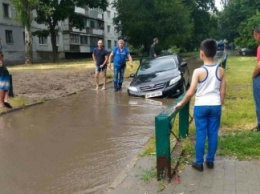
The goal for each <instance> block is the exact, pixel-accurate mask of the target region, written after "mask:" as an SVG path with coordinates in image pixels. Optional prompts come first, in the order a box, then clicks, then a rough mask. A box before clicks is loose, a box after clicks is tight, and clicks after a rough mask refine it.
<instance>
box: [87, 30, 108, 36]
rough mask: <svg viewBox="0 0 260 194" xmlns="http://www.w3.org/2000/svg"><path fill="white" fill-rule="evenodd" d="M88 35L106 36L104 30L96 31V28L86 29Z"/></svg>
mask: <svg viewBox="0 0 260 194" xmlns="http://www.w3.org/2000/svg"><path fill="white" fill-rule="evenodd" d="M86 32H87V34H92V35H98V36H104V30H102V29H95V28H86Z"/></svg>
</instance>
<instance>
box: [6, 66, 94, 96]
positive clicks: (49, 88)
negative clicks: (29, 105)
mask: <svg viewBox="0 0 260 194" xmlns="http://www.w3.org/2000/svg"><path fill="white" fill-rule="evenodd" d="M10 73H12V77H13V89H14V94H15V95H16V96H20V97H27V98H33V99H35V98H36V99H54V98H57V97H60V96H63V95H66V94H69V93H72V92H77V91H80V90H83V89H87V88H91V87H94V79H93V76H94V71H93V70H91V71H90V70H86V69H49V70H15V71H11V72H10Z"/></svg>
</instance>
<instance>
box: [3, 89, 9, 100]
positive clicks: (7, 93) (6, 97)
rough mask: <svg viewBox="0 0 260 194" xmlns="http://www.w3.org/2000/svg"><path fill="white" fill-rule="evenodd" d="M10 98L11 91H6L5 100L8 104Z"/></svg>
mask: <svg viewBox="0 0 260 194" xmlns="http://www.w3.org/2000/svg"><path fill="white" fill-rule="evenodd" d="M8 98H9V91H5V99H4V102H8Z"/></svg>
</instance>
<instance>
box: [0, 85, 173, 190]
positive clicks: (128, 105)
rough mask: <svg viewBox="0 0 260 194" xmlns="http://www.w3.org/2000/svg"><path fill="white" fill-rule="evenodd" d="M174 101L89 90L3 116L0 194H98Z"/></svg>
mask: <svg viewBox="0 0 260 194" xmlns="http://www.w3.org/2000/svg"><path fill="white" fill-rule="evenodd" d="M171 102H172V99H160V100H159V101H145V99H142V98H132V97H131V98H130V97H128V95H127V94H126V89H124V92H119V93H116V94H115V93H114V92H113V89H112V88H109V89H108V90H107V91H99V92H96V91H94V90H89V91H84V92H82V93H80V94H78V95H74V96H70V97H65V98H60V99H58V100H53V101H50V102H47V103H45V104H43V105H39V106H35V107H32V108H29V109H26V110H23V111H19V112H15V113H11V114H8V115H5V116H1V117H0V193H3V194H36V193H37V194H46V193H48V194H49V193H53V194H58V193H62V194H66V193H69V194H71V193H94V192H95V191H99V190H102V189H104V188H106V187H107V186H108V185H109V183H111V182H112V181H113V180H114V178H115V177H116V176H117V175H118V174H119V173H120V171H121V170H122V169H123V168H124V167H125V166H126V165H127V164H128V162H129V161H130V160H131V159H132V158H133V157H134V156H136V154H137V153H138V151H140V149H141V148H143V146H144V144H145V143H146V142H147V141H148V139H149V137H151V135H152V134H154V117H155V115H157V114H158V113H160V112H161V111H162V110H163V108H164V106H165V105H167V104H169V103H171Z"/></svg>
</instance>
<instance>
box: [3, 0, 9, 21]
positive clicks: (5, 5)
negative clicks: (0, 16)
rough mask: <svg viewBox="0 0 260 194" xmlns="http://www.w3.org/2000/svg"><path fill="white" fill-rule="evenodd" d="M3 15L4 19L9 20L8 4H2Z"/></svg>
mask: <svg viewBox="0 0 260 194" xmlns="http://www.w3.org/2000/svg"><path fill="white" fill-rule="evenodd" d="M3 13H4V17H6V18H11V13H10V5H9V4H7V3H3Z"/></svg>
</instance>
